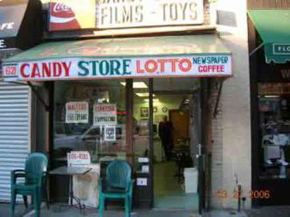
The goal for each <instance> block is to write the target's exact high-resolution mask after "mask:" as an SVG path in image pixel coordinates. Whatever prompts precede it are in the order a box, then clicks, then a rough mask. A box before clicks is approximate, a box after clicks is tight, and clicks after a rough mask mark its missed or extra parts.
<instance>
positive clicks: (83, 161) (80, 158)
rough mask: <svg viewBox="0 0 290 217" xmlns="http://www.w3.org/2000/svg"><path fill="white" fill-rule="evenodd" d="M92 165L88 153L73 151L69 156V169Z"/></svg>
mask: <svg viewBox="0 0 290 217" xmlns="http://www.w3.org/2000/svg"><path fill="white" fill-rule="evenodd" d="M88 164H91V156H90V153H89V152H87V151H71V152H70V153H68V154H67V165H68V167H74V166H80V165H88Z"/></svg>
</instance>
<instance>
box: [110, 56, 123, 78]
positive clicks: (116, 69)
mask: <svg viewBox="0 0 290 217" xmlns="http://www.w3.org/2000/svg"><path fill="white" fill-rule="evenodd" d="M120 66H121V63H120V62H119V61H118V60H110V67H111V69H110V71H111V75H114V74H116V75H120Z"/></svg>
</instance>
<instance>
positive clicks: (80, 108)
mask: <svg viewBox="0 0 290 217" xmlns="http://www.w3.org/2000/svg"><path fill="white" fill-rule="evenodd" d="M65 107H66V116H65V123H68V124H69V123H88V121H89V104H88V102H68V103H66V106H65Z"/></svg>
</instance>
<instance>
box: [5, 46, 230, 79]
mask: <svg viewBox="0 0 290 217" xmlns="http://www.w3.org/2000/svg"><path fill="white" fill-rule="evenodd" d="M176 49H178V47H176ZM54 66H55V67H54ZM46 68H50V69H51V71H49V73H47V72H46V71H45V69H46ZM111 69H113V70H111ZM39 71H41V72H42V73H39ZM3 74H4V78H5V81H45V80H49V81H52V80H70V79H71V80H76V79H79V80H84V79H102V78H106V79H108V78H118V79H120V78H123V79H124V78H138V77H139V78H155V77H165V78H168V77H211V76H212V77H227V76H231V75H232V56H231V55H229V54H228V55H219V54H217V55H215V54H213V55H189V56H178V57H173V56H171V57H169V56H167V57H132V58H129V57H128V58H97V57H96V58H82V59H74V58H62V59H61V60H59V59H51V60H39V61H28V62H18V63H14V64H8V65H5V63H4V64H3Z"/></svg>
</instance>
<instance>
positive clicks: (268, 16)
mask: <svg viewBox="0 0 290 217" xmlns="http://www.w3.org/2000/svg"><path fill="white" fill-rule="evenodd" d="M248 14H249V16H250V18H251V19H252V21H253V24H254V26H255V28H256V30H257V31H258V33H259V35H260V37H261V39H262V40H263V44H264V51H265V56H266V62H267V63H270V62H271V61H273V62H275V63H285V62H287V61H290V25H289V21H290V10H249V12H248Z"/></svg>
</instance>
